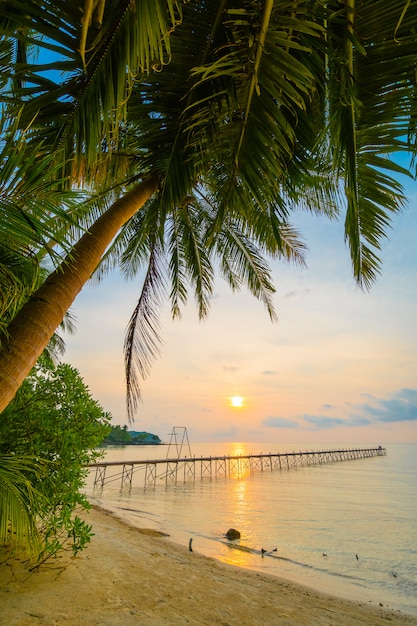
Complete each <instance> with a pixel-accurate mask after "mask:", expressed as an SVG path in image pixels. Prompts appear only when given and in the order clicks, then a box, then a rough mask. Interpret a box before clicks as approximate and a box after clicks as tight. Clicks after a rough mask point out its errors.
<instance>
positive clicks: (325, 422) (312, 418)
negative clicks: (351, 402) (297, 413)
mask: <svg viewBox="0 0 417 626" xmlns="http://www.w3.org/2000/svg"><path fill="white" fill-rule="evenodd" d="M303 419H304V420H305V421H306V422H307V423H308V424H311V425H312V426H314V428H317V429H318V430H328V429H330V428H338V427H340V426H352V425H353V424H352V423H351V422H350V420H348V419H343V418H340V417H327V416H326V415H303Z"/></svg>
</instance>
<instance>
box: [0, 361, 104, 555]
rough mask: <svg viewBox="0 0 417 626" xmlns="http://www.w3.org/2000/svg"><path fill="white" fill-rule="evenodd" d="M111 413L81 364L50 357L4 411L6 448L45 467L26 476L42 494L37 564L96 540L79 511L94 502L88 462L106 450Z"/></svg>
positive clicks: (35, 508) (37, 504) (0, 442)
mask: <svg viewBox="0 0 417 626" xmlns="http://www.w3.org/2000/svg"><path fill="white" fill-rule="evenodd" d="M110 418H111V416H110V414H109V413H106V412H104V410H103V409H102V408H101V406H100V405H99V404H98V403H97V402H96V401H95V400H93V398H92V397H91V394H90V392H89V390H88V388H87V387H86V385H85V384H84V382H83V380H82V378H81V376H80V374H79V372H78V371H77V370H76V369H75V368H73V367H72V366H70V365H68V364H60V365H58V366H56V367H54V366H53V365H52V364H51V363H48V362H46V360H41V361H40V362H39V363H38V364H37V365H36V367H35V368H34V369H33V370H32V372H31V374H30V375H29V376H28V377H27V379H26V380H25V381H24V383H23V385H22V387H21V388H20V389H19V391H18V393H17V394H16V396H15V398H14V400H13V401H12V402H11V403H10V405H9V406H8V407H7V408H6V410H5V411H3V413H2V414H1V415H0V454H1V455H14V456H16V457H25V458H32V459H33V460H35V461H36V460H38V461H39V467H40V468H41V471H39V472H36V473H34V472H31V473H29V472H28V473H27V476H26V477H27V479H28V480H29V481H30V482H31V485H32V487H33V489H34V490H35V492H36V493H38V494H39V495H40V497H37V498H36V499H34V500H33V501H32V503H31V513H32V515H33V517H34V518H35V520H36V526H37V528H38V531H39V534H40V537H41V540H42V541H41V548H40V549H39V552H38V554H37V555H36V557H35V559H34V563H35V565H36V564H39V563H41V562H43V561H45V560H46V559H47V558H49V557H50V556H52V555H55V554H57V552H59V551H60V550H62V549H70V550H71V551H72V552H73V553H74V554H76V553H77V552H78V551H79V550H82V549H83V548H84V546H85V545H86V544H87V543H88V542H89V541H90V539H91V536H92V529H91V526H90V525H88V524H86V523H85V522H84V521H83V520H82V519H81V518H80V517H79V516H78V512H80V511H82V510H83V509H88V508H89V507H90V505H89V502H88V500H87V498H86V497H85V495H84V494H83V493H82V488H83V486H84V485H85V479H86V475H87V469H86V468H85V465H87V464H88V463H92V462H94V461H95V460H97V459H98V457H99V456H100V454H101V453H100V452H99V451H97V450H96V449H95V447H96V446H97V445H98V444H99V443H100V442H101V441H102V440H103V438H104V437H105V436H106V435H107V433H108V431H109V429H110V426H109V420H110ZM1 501H2V498H1V493H0V503H1ZM32 564H33V563H32Z"/></svg>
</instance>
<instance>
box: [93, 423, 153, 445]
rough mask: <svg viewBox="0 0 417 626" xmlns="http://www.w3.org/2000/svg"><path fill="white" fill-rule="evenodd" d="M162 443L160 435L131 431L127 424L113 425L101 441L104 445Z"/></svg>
mask: <svg viewBox="0 0 417 626" xmlns="http://www.w3.org/2000/svg"><path fill="white" fill-rule="evenodd" d="M160 443H162V442H161V439H160V438H159V437H158V435H153V434H152V433H147V432H136V431H129V430H128V429H127V426H126V425H124V426H118V425H117V426H112V427H111V430H110V432H109V433H108V435H107V436H106V437H105V439H104V440H103V441H102V442H101V444H100V445H102V446H112V445H113V446H114V445H116V446H118V445H158V444H160Z"/></svg>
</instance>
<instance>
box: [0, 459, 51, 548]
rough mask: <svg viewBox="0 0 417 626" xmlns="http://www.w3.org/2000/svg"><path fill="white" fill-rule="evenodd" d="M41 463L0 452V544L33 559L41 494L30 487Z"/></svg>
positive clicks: (38, 540) (38, 542)
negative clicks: (37, 512) (37, 511)
mask: <svg viewBox="0 0 417 626" xmlns="http://www.w3.org/2000/svg"><path fill="white" fill-rule="evenodd" d="M44 470H45V464H44V463H42V462H40V461H39V460H36V459H32V458H26V457H21V456H16V455H6V454H0V546H5V545H7V546H8V548H9V551H12V552H14V551H16V550H17V551H19V552H20V551H22V549H23V552H24V554H25V555H26V556H28V557H29V558H30V559H33V558H35V559H36V558H37V556H38V554H39V553H40V552H41V550H42V541H41V537H40V534H39V532H38V528H37V526H36V510H37V509H38V507H39V502H41V501H42V499H43V498H44V496H43V495H42V494H41V493H40V492H39V491H37V490H36V489H34V488H33V485H32V482H33V478H34V477H36V479H37V480H40V479H41V477H42V473H44Z"/></svg>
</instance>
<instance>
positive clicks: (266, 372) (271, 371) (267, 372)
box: [262, 370, 278, 376]
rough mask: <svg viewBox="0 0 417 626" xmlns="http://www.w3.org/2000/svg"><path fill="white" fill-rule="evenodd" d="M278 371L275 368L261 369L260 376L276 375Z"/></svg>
mask: <svg viewBox="0 0 417 626" xmlns="http://www.w3.org/2000/svg"><path fill="white" fill-rule="evenodd" d="M277 374H278V372H277V371H276V370H263V372H262V376H276V375H277Z"/></svg>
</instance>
